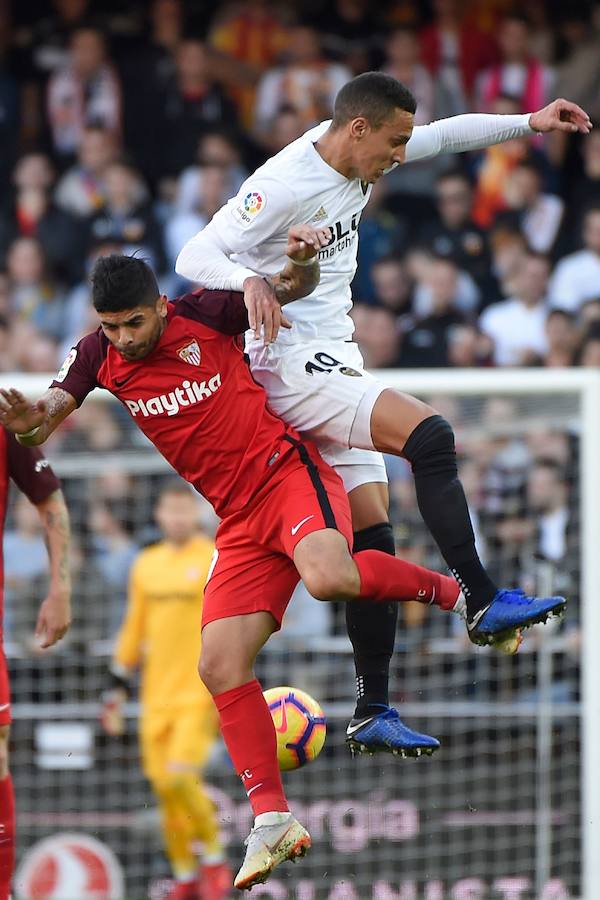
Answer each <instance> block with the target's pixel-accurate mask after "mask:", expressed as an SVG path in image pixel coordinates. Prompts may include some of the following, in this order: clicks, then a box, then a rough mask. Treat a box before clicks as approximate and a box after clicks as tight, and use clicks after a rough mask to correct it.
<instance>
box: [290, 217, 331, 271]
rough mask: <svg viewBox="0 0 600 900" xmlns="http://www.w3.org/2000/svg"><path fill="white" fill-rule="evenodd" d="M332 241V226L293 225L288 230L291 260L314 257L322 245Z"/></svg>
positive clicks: (324, 245)
mask: <svg viewBox="0 0 600 900" xmlns="http://www.w3.org/2000/svg"><path fill="white" fill-rule="evenodd" d="M329 243H331V228H329V227H327V228H313V227H312V225H292V227H291V228H290V229H289V231H288V242H287V247H286V250H285V252H286V254H287V255H288V256H289V258H290V259H291V260H297V261H298V262H306V261H307V260H309V259H313V258H314V257H315V256H316V255H317V254H318V252H319V250H321V248H322V247H327V245H328V244H329Z"/></svg>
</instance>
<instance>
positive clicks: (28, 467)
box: [0, 427, 60, 633]
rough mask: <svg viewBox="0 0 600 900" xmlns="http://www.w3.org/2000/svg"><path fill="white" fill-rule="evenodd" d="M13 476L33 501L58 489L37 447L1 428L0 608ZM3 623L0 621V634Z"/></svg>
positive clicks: (19, 486)
mask: <svg viewBox="0 0 600 900" xmlns="http://www.w3.org/2000/svg"><path fill="white" fill-rule="evenodd" d="M9 478H12V480H13V481H14V482H15V484H16V485H17V487H18V488H20V490H22V491H23V493H24V494H25V496H26V497H27V498H28V499H29V500H31V502H32V503H35V504H38V503H43V501H44V500H46V499H47V498H48V497H49V496H50V494H53V493H54V491H57V490H59V488H60V483H59V481H58V478H57V477H56V475H55V474H54V472H53V471H52V469H51V468H50V464H49V462H48V460H46V459H44V456H43V454H42V452H41V451H40V450H39V449H38V448H37V447H23V446H22V445H21V444H19V442H18V441H17V439H16V438H15V436H14V434H11V433H10V432H9V431H6V430H5V429H4V428H2V427H0V607H1V603H2V590H3V587H4V558H3V556H2V534H3V532H4V521H5V519H6V504H7V500H8V480H9ZM1 631H2V622H1V620H0V633H1Z"/></svg>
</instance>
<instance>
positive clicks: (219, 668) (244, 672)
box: [198, 645, 252, 697]
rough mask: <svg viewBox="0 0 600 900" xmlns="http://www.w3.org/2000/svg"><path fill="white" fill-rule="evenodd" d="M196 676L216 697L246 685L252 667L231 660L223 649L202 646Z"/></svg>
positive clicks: (250, 676)
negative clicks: (198, 676)
mask: <svg viewBox="0 0 600 900" xmlns="http://www.w3.org/2000/svg"><path fill="white" fill-rule="evenodd" d="M198 674H199V675H200V678H201V679H202V682H203V684H204V686H205V687H206V688H207V690H208V691H210V693H211V694H212V696H213V697H216V696H217V694H222V693H223V692H224V691H230V690H232V689H233V688H236V687H239V686H240V685H241V684H246V683H247V682H248V681H250V680H251V679H252V667H251V666H250V667H249V666H248V664H247V662H246V661H245V660H244V659H235V658H234V659H232V658H231V655H230V654H228V653H227V649H226V648H224V647H212V646H210V645H209V646H208V647H207V646H203V647H202V653H201V654H200V662H199V663H198Z"/></svg>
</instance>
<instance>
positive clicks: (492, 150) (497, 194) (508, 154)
mask: <svg viewBox="0 0 600 900" xmlns="http://www.w3.org/2000/svg"><path fill="white" fill-rule="evenodd" d="M491 111H492V112H494V113H497V114H498V115H514V114H515V113H518V112H519V107H518V103H517V101H516V100H515V99H514V98H513V97H510V96H508V95H500V96H499V97H498V98H497V99H496V100H495V101H494V104H493V109H492V110H491ZM531 153H532V150H531V142H530V140H529V138H515V139H514V140H512V141H505V143H503V144H495V145H494V146H492V147H487V149H486V150H484V151H483V152H482V154H481V155H480V158H479V163H478V165H477V185H476V189H475V199H474V204H473V212H472V215H473V219H474V221H475V222H476V223H477V224H478V225H479V226H480V228H489V227H490V226H491V225H492V223H493V222H494V219H495V218H496V215H497V214H498V213H499V212H501V211H502V210H503V209H506V199H505V196H504V189H505V186H506V180H507V178H508V175H509V173H510V172H511V171H512V170H513V169H514V167H515V166H516V165H517V164H518V163H519V162H521V160H523V159H525V157H527V156H529V155H531Z"/></svg>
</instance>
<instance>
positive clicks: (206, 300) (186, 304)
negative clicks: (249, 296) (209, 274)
mask: <svg viewBox="0 0 600 900" xmlns="http://www.w3.org/2000/svg"><path fill="white" fill-rule="evenodd" d="M175 314H176V315H180V316H184V318H186V319H193V320H194V321H195V322H201V323H202V324H203V325H207V326H208V327H209V328H212V329H213V330H214V331H220V332H221V334H231V335H236V334H243V333H244V331H246V330H247V329H248V327H249V325H248V310H247V309H246V306H245V304H244V295H243V294H241V293H239V292H238V291H205V290H199V291H194V293H193V294H185V295H184V296H183V297H180V298H179V299H178V300H176V301H175Z"/></svg>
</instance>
